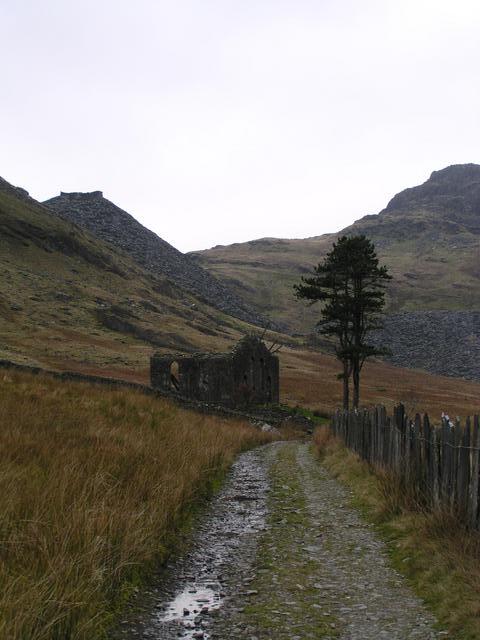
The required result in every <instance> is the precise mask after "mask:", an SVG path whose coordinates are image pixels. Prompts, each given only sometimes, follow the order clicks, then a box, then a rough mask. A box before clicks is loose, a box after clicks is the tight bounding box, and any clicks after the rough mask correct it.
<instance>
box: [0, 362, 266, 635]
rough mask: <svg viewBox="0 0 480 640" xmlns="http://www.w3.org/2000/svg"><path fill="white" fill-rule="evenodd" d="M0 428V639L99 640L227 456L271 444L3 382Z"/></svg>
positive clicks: (236, 426) (152, 412)
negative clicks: (68, 639) (63, 639)
mask: <svg viewBox="0 0 480 640" xmlns="http://www.w3.org/2000/svg"><path fill="white" fill-rule="evenodd" d="M20 407H21V410H20ZM0 424H1V429H0V450H1V451H2V468H1V473H0V512H1V513H2V519H1V522H0V558H1V562H0V638H1V640H22V639H24V640H26V639H27V638H28V640H48V639H54V638H56V639H59V638H76V639H77V640H93V639H94V638H100V637H104V635H103V633H104V631H105V629H106V627H107V626H108V624H109V622H110V621H111V618H112V615H113V614H114V613H115V611H116V610H118V607H119V606H121V604H122V602H123V601H124V600H125V599H126V598H127V597H128V595H129V594H130V593H131V590H132V589H133V588H134V587H135V585H138V584H139V582H140V581H141V579H142V577H143V576H144V575H145V573H146V572H147V571H148V570H149V569H152V567H153V566H154V565H156V566H158V563H160V562H162V561H164V560H165V558H166V557H167V554H168V553H169V551H171V549H172V546H174V545H175V537H174V534H175V532H176V531H177V530H178V528H179V527H184V526H185V524H186V522H187V520H188V517H189V515H190V514H191V511H192V506H193V505H198V503H199V502H200V501H201V499H202V497H204V496H205V495H206V494H207V493H208V492H209V491H210V490H211V488H212V483H214V482H215V481H218V479H219V476H220V474H221V473H223V471H224V470H225V469H226V467H227V466H228V465H229V464H230V462H231V461H232V459H233V457H234V455H235V454H236V453H237V452H238V451H240V450H242V449H245V448H248V447H251V446H254V445H258V444H261V443H262V442H266V441H268V440H270V439H271V436H269V435H268V434H264V433H262V432H260V431H258V430H256V429H254V428H253V427H251V426H250V425H248V424H246V423H242V422H239V421H225V420H222V419H220V418H214V417H209V416H204V415H200V414H195V413H191V412H187V411H184V410H181V409H178V408H176V407H175V406H173V405H172V404H170V403H168V402H167V401H163V400H159V399H156V398H152V397H147V396H145V395H142V394H140V393H137V392H134V391H128V390H125V389H122V390H109V389H105V388H99V387H98V386H97V387H96V386H92V385H88V384H80V383H70V384H68V383H64V382H58V381H56V380H54V379H52V378H50V377H48V376H44V375H43V376H32V375H27V374H21V373H11V372H7V373H5V372H4V373H0Z"/></svg>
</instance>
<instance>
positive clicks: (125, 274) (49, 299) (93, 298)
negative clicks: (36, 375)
mask: <svg viewBox="0 0 480 640" xmlns="http://www.w3.org/2000/svg"><path fill="white" fill-rule="evenodd" d="M0 269H1V273H2V278H1V279H0V359H8V360H12V361H15V362H19V363H28V364H34V365H39V366H43V367H46V368H52V367H53V368H60V369H74V370H81V371H85V372H90V373H101V374H104V375H106V374H107V375H108V374H110V375H115V376H117V377H124V378H129V377H134V378H135V379H142V376H143V379H145V378H146V376H147V372H148V361H149V356H150V354H151V353H152V351H153V350H157V349H158V350H164V351H172V350H173V351H184V352H185V351H187V352H188V351H195V350H199V349H201V350H218V349H224V348H228V347H229V346H230V345H231V344H232V343H233V341H235V340H237V339H238V338H239V337H240V336H241V335H242V333H244V332H245V331H248V330H249V326H248V325H245V324H244V323H243V322H242V321H240V320H236V319H234V318H232V317H231V316H228V315H226V314H224V313H222V312H221V311H219V310H218V309H215V308H214V307H212V306H210V305H207V304H206V303H205V302H204V301H202V300H201V299H199V298H198V297H195V296H193V295H192V294H191V293H189V292H187V291H185V290H184V289H182V288H181V287H180V286H179V285H178V284H176V283H175V282H172V280H170V279H169V278H167V277H166V276H165V275H164V274H162V273H158V272H157V273H154V272H153V271H151V270H147V269H144V268H142V267H141V266H140V265H139V264H138V263H137V262H135V261H134V260H132V258H131V257H130V256H129V255H128V254H127V253H126V252H124V251H122V250H120V249H118V248H115V247H114V246H113V245H112V244H109V243H107V242H104V241H102V240H100V239H98V238H97V237H95V236H93V235H92V234H90V233H89V232H88V231H86V230H85V229H82V228H81V227H79V226H77V225H74V224H72V223H71V222H69V221H68V220H65V219H63V218H61V217H59V216H57V215H54V214H52V211H51V209H49V208H47V207H46V206H44V205H42V204H40V203H39V202H37V201H35V200H34V199H33V198H30V197H29V195H28V193H27V192H26V191H25V190H23V189H19V188H16V187H13V186H12V185H10V184H9V183H8V182H6V181H5V180H3V179H0ZM250 328H251V327H250Z"/></svg>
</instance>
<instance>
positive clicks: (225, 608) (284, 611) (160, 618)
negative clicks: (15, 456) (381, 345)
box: [111, 442, 447, 640]
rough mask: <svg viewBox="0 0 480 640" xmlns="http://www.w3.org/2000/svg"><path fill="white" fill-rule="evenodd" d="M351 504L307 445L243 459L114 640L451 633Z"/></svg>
mask: <svg viewBox="0 0 480 640" xmlns="http://www.w3.org/2000/svg"><path fill="white" fill-rule="evenodd" d="M350 498H351V494H350V493H349V491H348V490H347V489H345V488H344V487H343V486H341V485H340V484H339V483H338V482H337V481H336V480H335V479H333V478H332V477H331V476H330V475H329V474H328V472H327V471H326V469H325V468H324V467H322V465H321V464H320V463H319V462H318V461H317V460H316V459H315V458H314V456H313V455H312V453H311V452H310V450H309V447H308V445H306V444H302V443H284V442H280V443H274V444H271V445H267V446H265V447H262V448H261V449H257V450H255V451H250V452H247V453H245V454H242V455H241V456H239V458H238V459H237V461H236V463H235V464H234V465H233V468H232V470H231V472H230V473H229V475H228V477H227V480H226V482H225V484H224V487H223V489H222V490H221V491H220V492H219V493H218V494H217V495H216V496H215V497H214V498H213V500H212V501H211V503H210V505H209V507H208V509H207V510H206V512H205V513H204V514H203V516H202V518H201V520H200V521H199V524H198V526H197V527H196V529H195V530H194V541H193V543H192V546H191V548H190V549H189V550H188V551H187V552H186V553H185V554H184V555H183V556H182V557H180V558H179V559H178V560H176V561H175V562H173V563H171V565H170V566H169V568H168V571H167V573H168V576H167V577H166V578H165V577H164V578H163V579H162V580H160V582H159V584H158V585H156V586H155V587H153V588H151V589H149V590H148V591H147V592H146V593H141V594H139V596H138V597H137V598H136V601H135V602H133V603H132V608H131V611H130V613H129V614H128V615H127V616H126V618H125V620H123V622H122V623H121V624H120V626H119V627H118V629H117V630H116V632H115V633H114V634H113V635H112V636H111V637H112V640H120V639H125V638H132V639H133V638H145V639H147V638H148V639H154V638H155V639H156V640H170V639H173V638H203V639H204V640H208V639H212V640H213V639H217V640H241V639H242V640H243V639H248V640H263V639H264V638H275V639H276V640H282V639H285V640H303V639H304V638H324V639H327V640H328V639H331V640H333V639H334V638H335V639H339V640H374V639H375V640H377V639H379V638H388V639H389V640H409V639H412V640H413V639H417V640H434V639H437V638H444V637H446V636H447V634H446V633H445V632H443V631H437V630H436V625H435V620H434V618H433V616H432V615H431V614H430V613H429V612H428V611H427V610H426V609H425V607H424V605H423V603H422V602H421V601H420V600H419V599H418V598H417V597H416V596H415V595H414V594H413V592H412V591H411V589H410V588H409V586H408V585H407V583H406V581H405V579H404V578H403V577H402V576H401V575H400V574H399V573H398V572H397V571H395V570H394V569H393V568H392V567H391V566H390V564H389V560H388V555H387V551H386V547H385V544H384V543H383V542H382V541H381V540H380V539H379V537H378V536H377V534H376V533H375V531H374V530H373V528H372V527H371V526H370V525H369V524H368V523H366V522H365V521H364V520H363V519H362V517H361V516H360V514H359V513H358V511H357V510H355V509H354V508H353V507H352V506H351V505H350Z"/></svg>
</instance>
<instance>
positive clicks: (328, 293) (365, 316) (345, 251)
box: [294, 235, 391, 408]
mask: <svg viewBox="0 0 480 640" xmlns="http://www.w3.org/2000/svg"><path fill="white" fill-rule="evenodd" d="M390 279H391V276H390V275H389V274H388V272H387V267H385V266H379V263H378V258H377V255H376V252H375V247H374V245H373V243H372V241H371V240H369V239H368V238H366V237H365V236H363V235H361V236H351V237H349V236H342V237H341V238H340V239H339V240H338V241H337V242H336V243H334V244H333V248H332V250H331V251H330V252H329V253H327V255H326V257H325V259H324V260H323V262H321V263H320V264H319V265H318V266H317V267H315V269H314V273H313V275H312V276H309V277H302V281H301V283H300V284H297V285H294V289H295V293H296V296H297V298H300V299H305V300H309V301H310V302H311V304H313V303H315V302H322V303H323V306H322V310H321V317H320V320H319V321H318V323H317V326H318V331H319V333H321V334H324V335H327V336H332V337H334V338H335V341H336V346H335V353H336V355H337V358H338V359H339V360H340V361H341V362H342V364H343V373H342V374H340V376H339V377H341V378H343V381H344V398H343V400H344V406H345V408H348V405H349V378H350V377H351V376H353V383H354V401H353V404H354V406H355V407H357V406H358V403H359V390H360V371H361V369H362V367H363V364H364V362H365V360H367V358H370V357H372V356H376V355H382V354H384V353H385V352H386V350H385V349H383V348H378V347H375V346H374V345H373V344H369V343H368V341H367V336H368V333H369V332H371V331H372V330H374V329H379V328H380V327H381V322H380V317H381V312H382V310H383V307H384V305H385V286H386V282H387V281H388V280H390Z"/></svg>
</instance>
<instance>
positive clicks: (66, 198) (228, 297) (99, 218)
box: [43, 191, 266, 326]
mask: <svg viewBox="0 0 480 640" xmlns="http://www.w3.org/2000/svg"><path fill="white" fill-rule="evenodd" d="M43 204H44V205H45V206H47V207H48V208H49V209H51V210H52V211H53V212H55V213H56V214H57V215H59V216H60V217H61V218H63V219H65V220H69V221H70V222H74V223H75V224H77V225H79V226H80V227H83V228H84V229H87V230H88V231H90V233H92V234H93V235H95V236H96V237H97V238H100V239H101V240H103V241H104V242H108V243H109V244H111V245H113V246H115V247H117V248H120V249H122V250H123V251H125V252H126V253H128V254H129V255H130V257H131V258H133V259H134V260H135V261H136V262H137V263H138V264H139V265H141V266H142V267H143V268H144V269H147V270H149V271H151V272H153V273H155V274H157V275H164V276H167V277H168V278H170V279H171V280H172V281H173V282H175V283H176V284H177V285H179V286H180V287H182V288H183V289H186V290H187V291H190V292H191V293H193V294H194V295H196V296H197V297H200V298H201V299H203V301H204V302H206V303H208V304H210V305H212V306H214V307H215V308H217V309H219V310H221V311H223V312H224V313H226V314H228V315H231V316H234V317H236V318H239V319H241V320H244V321H246V322H250V323H252V324H256V325H261V326H264V325H265V324H266V320H265V318H264V317H263V316H262V315H261V314H260V313H258V312H257V311H254V310H253V308H252V307H250V306H249V305H248V304H247V303H246V302H245V301H244V300H242V299H241V298H239V297H238V296H237V295H235V294H234V293H233V292H232V291H231V290H230V289H229V288H228V287H227V286H226V285H225V284H223V283H221V282H220V281H219V280H217V278H215V276H213V275H212V274H211V273H209V272H208V271H206V270H205V269H203V268H202V267H201V266H199V265H198V264H196V263H195V262H194V261H193V260H192V259H191V258H189V257H188V256H186V255H184V254H183V253H181V252H180V251H178V249H175V247H173V246H172V245H171V244H169V243H168V242H166V241H165V240H163V239H162V238H160V237H159V236H157V235H156V234H155V233H153V231H150V230H149V229H147V228H146V227H144V226H143V225H142V224H140V222H138V221H137V220H135V218H134V217H133V216H132V215H130V214H129V213H127V212H126V211H124V210H123V209H120V207H117V206H116V205H115V204H113V202H110V200H107V199H106V198H104V197H103V193H102V192H101V191H92V192H90V193H81V192H74V193H63V192H61V193H60V195H59V196H57V197H54V198H50V199H49V200H46V201H45V202H44V203H43Z"/></svg>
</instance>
